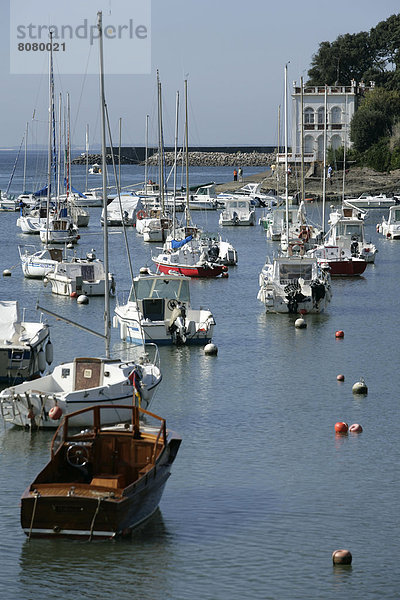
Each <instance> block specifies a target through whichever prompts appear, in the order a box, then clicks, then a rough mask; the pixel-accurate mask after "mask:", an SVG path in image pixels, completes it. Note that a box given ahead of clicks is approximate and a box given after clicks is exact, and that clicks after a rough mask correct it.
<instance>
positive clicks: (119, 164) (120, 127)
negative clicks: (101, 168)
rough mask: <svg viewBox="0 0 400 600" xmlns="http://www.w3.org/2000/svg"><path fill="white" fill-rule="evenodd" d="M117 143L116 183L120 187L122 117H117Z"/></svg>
mask: <svg viewBox="0 0 400 600" xmlns="http://www.w3.org/2000/svg"><path fill="white" fill-rule="evenodd" d="M118 123H119V140H118V142H119V145H118V185H119V189H121V144H122V117H120V118H119V121H118Z"/></svg>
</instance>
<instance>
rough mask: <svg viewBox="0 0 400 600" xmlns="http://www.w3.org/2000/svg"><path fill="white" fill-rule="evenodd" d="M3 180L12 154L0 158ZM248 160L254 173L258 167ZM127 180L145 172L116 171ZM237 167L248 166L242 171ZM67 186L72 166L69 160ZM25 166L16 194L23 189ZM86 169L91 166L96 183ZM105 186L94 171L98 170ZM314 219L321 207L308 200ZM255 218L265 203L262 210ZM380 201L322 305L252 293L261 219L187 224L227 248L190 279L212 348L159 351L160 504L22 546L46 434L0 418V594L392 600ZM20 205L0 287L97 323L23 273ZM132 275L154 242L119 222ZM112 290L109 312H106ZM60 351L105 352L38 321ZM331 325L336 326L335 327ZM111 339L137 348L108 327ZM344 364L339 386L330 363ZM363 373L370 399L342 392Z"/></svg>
mask: <svg viewBox="0 0 400 600" xmlns="http://www.w3.org/2000/svg"><path fill="white" fill-rule="evenodd" d="M0 161H1V162H0V173H1V177H0V188H1V189H4V188H5V187H6V184H7V181H8V176H9V173H10V170H11V167H12V163H13V155H12V154H10V153H0ZM259 170H260V169H254V171H259ZM122 171H123V177H124V181H126V183H132V182H134V181H140V180H141V179H143V173H142V169H141V168H139V167H123V168H122ZM249 172H250V169H248V170H247V173H245V175H246V174H250V173H249ZM231 175H232V174H231V168H229V167H227V168H225V169H205V168H196V169H192V171H191V183H193V184H196V183H202V182H208V181H212V180H215V181H218V182H223V181H228V180H230V179H231ZM74 176H75V179H74V183H73V185H75V186H76V187H79V186H80V185H82V182H83V181H84V167H75V168H74ZM21 181H22V179H21V171H19V174H18V180H17V183H15V184H14V183H13V186H14V191H16V192H20V191H21V188H22V184H21ZM98 181H99V180H98V179H96V178H92V179H91V180H90V183H91V186H95V185H97V182H98ZM99 185H100V182H99ZM309 211H311V213H312V216H313V217H314V218H315V219H317V218H319V219H320V214H319V213H320V209H319V207H316V206H314V207H313V206H311V207H310V208H309ZM258 212H259V213H261V211H260V209H259V210H258ZM382 214H383V213H382V212H373V211H371V213H370V218H369V220H368V221H367V225H366V228H367V232H368V234H369V237H370V238H371V239H372V240H373V241H374V242H375V243H376V244H377V245H378V248H379V253H378V255H377V259H376V264H375V265H368V267H367V270H366V272H365V276H363V277H361V278H358V279H335V280H334V281H333V299H332V302H331V304H330V306H329V310H328V312H327V313H326V314H324V315H311V316H307V323H308V327H307V329H304V330H297V329H295V327H294V320H295V317H293V316H286V315H276V316H275V315H266V314H265V312H264V310H263V306H262V304H260V303H259V302H258V301H257V299H256V296H257V291H258V274H259V271H260V270H261V267H262V265H263V263H264V261H265V257H266V255H267V254H271V253H272V252H273V251H274V250H275V249H276V245H275V244H274V243H271V242H267V240H266V238H265V235H264V233H263V231H262V229H261V228H260V227H258V226H257V227H249V228H228V227H225V228H223V230H222V229H218V215H217V213H207V214H200V213H198V214H197V213H194V214H193V215H192V216H193V219H194V221H195V222H196V223H197V224H198V225H200V226H203V227H204V228H205V229H207V230H210V231H220V232H221V233H222V235H223V237H225V238H228V239H229V240H230V241H231V242H232V243H233V244H234V245H235V247H236V249H237V250H238V253H239V264H238V265H237V267H234V268H230V269H229V278H227V279H218V280H214V281H207V280H204V281H193V282H192V284H191V292H192V305H193V306H195V307H196V306H199V305H202V306H204V307H209V308H210V309H211V310H212V311H213V313H214V315H215V318H216V322H217V326H216V329H215V337H214V342H215V343H216V344H217V346H218V348H219V353H218V356H217V357H207V356H205V355H204V352H203V350H202V349H201V348H186V347H183V348H161V349H160V354H161V361H162V369H163V382H162V384H161V385H160V389H159V390H158V392H157V395H156V397H155V399H154V402H153V404H152V410H153V411H154V412H156V413H159V414H161V415H162V416H164V417H165V418H166V419H167V423H168V425H169V427H171V428H172V429H174V430H176V431H177V432H179V433H180V434H181V435H182V437H183V443H182V446H181V449H180V451H179V454H178V457H177V460H176V462H175V464H174V468H173V471H172V476H171V478H170V479H169V481H168V484H167V486H166V489H165V493H164V496H163V499H162V501H161V504H160V511H159V512H158V513H157V514H156V515H155V517H154V518H153V519H152V520H151V521H150V522H149V523H148V524H147V525H146V526H144V527H143V528H142V529H141V530H139V531H137V532H136V533H135V534H134V536H133V538H132V540H130V541H116V542H95V543H91V544H88V543H84V542H72V541H68V540H66V541H54V540H53V541H51V540H50V541H48V540H43V541H36V540H32V541H31V542H28V541H27V539H26V537H25V536H24V534H23V533H22V530H21V528H20V524H19V499H20V496H21V494H22V492H23V490H24V489H25V487H26V486H27V485H28V484H29V483H30V481H31V480H32V478H33V477H34V475H35V474H36V473H37V472H38V471H39V469H41V468H42V466H43V465H44V463H45V462H46V461H47V459H48V456H49V443H50V439H51V434H50V433H49V432H35V433H32V434H30V433H28V432H26V431H21V430H18V429H14V428H10V427H8V426H7V427H4V425H3V424H0V472H1V481H2V485H1V487H0V509H1V511H0V559H1V565H2V568H1V573H0V597H1V598H2V600H12V599H16V598H26V599H29V600H39V599H42V598H46V599H47V598H49V599H50V598H65V599H66V600H75V599H77V598H79V599H97V598H103V597H109V598H115V597H118V598H120V599H121V600H125V599H126V600H127V599H128V598H129V599H131V598H138V599H139V598H140V599H141V600H154V599H161V598H162V599H164V600H189V599H190V600H193V599H201V600H225V599H229V600H239V599H240V600H242V599H243V598H246V599H247V598H248V599H252V600H253V599H254V600H259V599H260V600H261V599H263V600H264V599H273V600H281V599H284V600H300V599H301V600H302V599H304V600H308V599H310V598H317V599H324V600H325V599H327V600H330V599H334V598H335V599H336V598H339V597H341V598H353V599H363V600H364V599H371V600H372V599H373V600H376V599H377V598H379V599H381V598H393V599H397V598H399V594H400V592H399V589H400V569H399V562H400V542H399V536H398V520H399V518H398V512H399V509H398V497H399V493H400V483H399V466H398V464H399V446H398V428H399V409H398V389H399V365H398V363H399V359H398V340H399V336H398V325H399V301H398V297H399V281H400V263H399V260H398V257H399V253H400V243H397V242H390V241H386V240H384V239H383V238H381V237H378V235H377V234H376V231H375V226H376V223H377V222H378V221H380V220H381V217H382ZM99 216H100V209H91V222H90V225H89V228H88V229H87V231H85V230H83V232H82V233H83V235H82V239H81V240H80V242H79V244H78V250H77V251H78V252H79V253H81V252H82V253H84V252H86V251H87V250H89V249H91V248H95V249H96V250H97V251H98V255H99V256H102V252H101V248H102V228H101V226H100V223H99ZM16 218H17V215H16V214H5V213H3V214H0V226H1V240H2V252H1V255H0V257H1V258H0V267H1V272H2V271H3V270H4V269H5V268H11V267H14V266H15V265H17V266H15V268H14V269H13V271H12V277H11V278H2V279H1V280H0V281H1V296H0V297H1V298H2V299H18V300H19V301H20V304H21V306H22V307H26V308H27V309H30V310H32V315H33V314H34V315H35V316H37V313H34V307H35V304H36V301H37V300H39V303H40V304H42V305H43V306H47V307H48V308H49V309H50V310H54V311H55V312H62V313H63V314H64V315H65V316H67V317H69V318H73V319H75V320H77V321H79V322H81V323H84V324H86V325H87V326H89V327H92V328H94V329H97V330H99V331H102V329H103V322H102V307H103V301H102V299H96V298H93V299H91V300H90V303H89V305H87V306H84V305H77V304H76V302H74V301H73V300H70V299H69V298H68V299H67V298H57V297H55V296H52V294H51V292H50V290H49V289H48V288H44V287H43V284H42V283H41V282H37V281H29V280H26V279H24V278H23V277H22V273H21V269H20V267H19V260H18V249H17V246H18V244H19V243H26V242H30V243H36V244H38V241H37V240H32V239H30V238H29V240H27V238H26V236H22V234H20V233H18V231H19V230H18V229H17V227H16V225H15V221H16ZM128 238H129V245H130V249H131V253H132V257H133V262H134V271H135V272H137V271H138V269H139V268H140V267H141V266H142V265H144V264H150V256H151V252H152V251H153V252H155V248H154V246H153V245H149V244H145V243H144V242H143V241H142V239H141V238H140V237H139V236H138V235H137V234H136V232H135V231H134V230H133V229H131V230H129V232H128ZM125 256H126V254H125V249H124V246H123V237H122V235H121V233H119V232H118V229H111V231H110V261H111V268H112V270H113V272H114V273H115V275H116V279H117V290H118V292H120V293H121V292H122V291H123V290H127V289H129V283H130V282H129V270H128V265H127V263H126V259H125ZM114 302H115V301H114V300H113V301H112V306H114ZM49 323H51V326H52V327H51V336H52V341H53V344H54V350H55V362H60V361H63V360H68V359H71V358H73V356H75V355H91V354H93V355H96V354H98V353H99V352H101V349H100V348H99V342H98V339H97V338H95V337H92V336H89V335H88V334H86V333H84V332H83V331H81V330H78V329H76V328H74V327H72V326H69V325H66V324H65V323H62V322H59V321H55V320H54V319H52V318H51V317H49ZM338 329H343V330H344V332H345V336H344V338H343V339H341V340H337V339H336V338H335V331H336V330H338ZM112 349H113V351H114V352H116V353H122V354H125V355H127V354H129V353H130V352H131V351H132V350H131V349H130V347H129V346H127V345H126V344H124V343H122V342H120V341H119V339H118V335H117V330H113V344H112ZM339 373H343V374H344V375H345V378H346V379H345V382H344V383H338V382H337V381H336V375H337V374H339ZM360 376H363V377H364V378H365V381H366V383H367V385H368V388H369V393H368V395H367V396H362V397H356V396H353V394H352V391H351V388H352V385H353V384H354V383H355V382H356V381H358V380H359V378H360ZM339 420H344V421H346V422H348V423H349V424H350V423H355V422H358V423H361V424H362V425H363V428H364V431H363V433H362V434H361V435H358V436H357V435H348V436H344V437H336V436H335V433H334V425H335V423H336V422H337V421H339ZM338 548H348V549H350V550H351V552H352V554H353V564H352V566H351V567H349V568H337V567H336V568H334V567H333V566H332V560H331V553H332V551H333V550H336V549H338Z"/></svg>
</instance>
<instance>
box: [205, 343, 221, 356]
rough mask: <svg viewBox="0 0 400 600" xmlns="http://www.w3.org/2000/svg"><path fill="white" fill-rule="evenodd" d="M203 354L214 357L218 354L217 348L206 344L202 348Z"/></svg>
mask: <svg viewBox="0 0 400 600" xmlns="http://www.w3.org/2000/svg"><path fill="white" fill-rule="evenodd" d="M204 354H207V355H209V356H216V355H217V354H218V348H217V346H216V345H215V344H206V345H205V346H204Z"/></svg>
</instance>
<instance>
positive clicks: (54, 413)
mask: <svg viewBox="0 0 400 600" xmlns="http://www.w3.org/2000/svg"><path fill="white" fill-rule="evenodd" d="M49 417H50V419H51V420H52V421H58V420H59V419H61V417H62V410H61V408H60V407H59V406H57V404H56V405H55V406H53V407H52V408H51V409H50V410H49Z"/></svg>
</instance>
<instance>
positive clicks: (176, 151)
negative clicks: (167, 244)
mask: <svg viewBox="0 0 400 600" xmlns="http://www.w3.org/2000/svg"><path fill="white" fill-rule="evenodd" d="M178 119H179V91H177V92H176V110H175V148H174V165H175V166H174V207H173V213H172V232H173V233H172V235H173V238H174V239H175V217H176V205H175V203H176V175H177V173H176V170H177V168H178V165H177V161H178Z"/></svg>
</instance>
